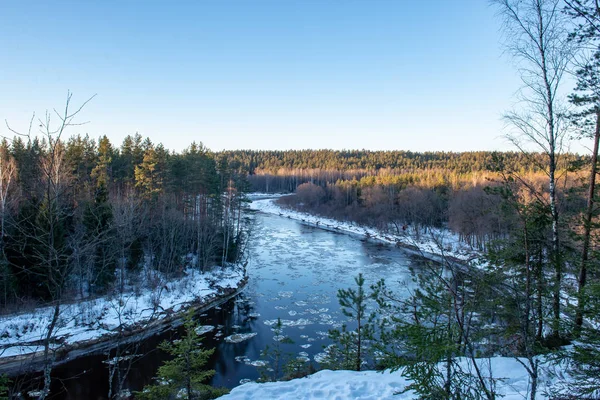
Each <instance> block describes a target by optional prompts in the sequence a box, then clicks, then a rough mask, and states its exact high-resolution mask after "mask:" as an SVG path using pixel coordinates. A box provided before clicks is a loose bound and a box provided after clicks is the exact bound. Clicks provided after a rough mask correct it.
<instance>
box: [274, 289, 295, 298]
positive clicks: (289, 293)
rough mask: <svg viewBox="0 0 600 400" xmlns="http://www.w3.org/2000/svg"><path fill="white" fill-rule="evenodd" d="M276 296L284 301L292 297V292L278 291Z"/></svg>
mask: <svg viewBox="0 0 600 400" xmlns="http://www.w3.org/2000/svg"><path fill="white" fill-rule="evenodd" d="M277 295H278V296H279V297H283V298H285V299H289V298H290V297H292V296H293V295H294V292H290V291H283V290H281V291H279V293H277Z"/></svg>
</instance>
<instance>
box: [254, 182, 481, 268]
mask: <svg viewBox="0 0 600 400" xmlns="http://www.w3.org/2000/svg"><path fill="white" fill-rule="evenodd" d="M282 196H284V195H281V194H274V195H266V194H258V193H257V194H253V195H252V197H251V198H252V199H253V202H252V203H251V204H250V208H251V209H253V210H256V211H260V212H263V213H267V214H273V215H279V216H281V217H285V218H289V219H294V220H296V221H300V222H302V223H304V224H308V225H312V226H315V227H318V228H321V229H325V230H329V231H333V232H345V233H351V234H356V235H360V236H363V237H365V238H368V239H372V240H376V241H379V242H382V243H387V244H393V245H395V246H398V247H402V248H404V249H405V250H407V251H408V252H412V253H414V254H416V255H420V256H425V257H426V258H430V259H434V260H440V259H441V258H447V259H451V260H454V261H457V262H462V263H466V262H473V264H480V263H481V260H480V253H479V251H478V250H477V249H475V248H473V247H472V246H470V245H468V244H467V243H465V242H463V241H461V240H460V239H459V237H458V235H456V234H454V233H453V232H451V231H449V230H447V229H437V228H431V229H429V231H428V232H427V233H423V232H421V233H419V234H417V233H416V232H415V231H414V229H413V228H412V227H410V226H409V227H407V228H406V229H405V230H404V231H402V233H401V234H393V233H389V232H386V233H384V232H381V231H379V230H377V229H375V228H372V227H368V226H364V225H359V224H356V223H353V222H348V221H339V220H336V219H333V218H327V217H322V216H319V215H314V214H309V213H305V212H301V211H297V210H293V209H291V208H287V207H282V206H280V205H279V204H277V203H276V200H277V199H278V198H280V197H282Z"/></svg>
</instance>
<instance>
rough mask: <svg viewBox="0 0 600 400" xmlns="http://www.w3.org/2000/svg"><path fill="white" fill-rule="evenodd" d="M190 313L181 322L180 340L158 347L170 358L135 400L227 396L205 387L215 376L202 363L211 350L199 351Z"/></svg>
mask: <svg viewBox="0 0 600 400" xmlns="http://www.w3.org/2000/svg"><path fill="white" fill-rule="evenodd" d="M192 317H193V312H192V311H190V312H189V313H188V314H187V316H186V319H185V323H184V329H185V332H184V334H183V336H182V337H181V339H179V340H176V341H173V342H170V343H169V342H167V341H165V342H163V343H162V344H161V345H160V346H159V347H160V349H161V350H163V351H165V352H167V353H168V354H170V355H171V356H173V357H174V358H173V359H172V360H170V361H166V362H165V363H164V364H163V365H162V366H161V367H160V368H159V369H158V373H157V377H156V378H155V379H156V380H157V383H155V384H153V385H149V386H146V387H145V388H144V390H143V391H141V392H138V393H136V398H139V399H145V400H167V399H178V398H183V399H188V400H201V399H214V398H217V397H219V396H222V395H224V394H226V393H228V390H227V389H222V388H213V387H211V386H210V385H208V384H206V381H207V380H209V379H210V378H211V377H212V376H213V375H214V373H215V371H214V370H206V369H205V367H206V363H207V362H208V360H209V359H210V356H211V355H212V354H213V352H214V349H211V350H205V349H202V348H201V341H202V340H201V337H200V336H199V335H198V333H196V330H195V328H196V326H195V323H194V321H193V318H192Z"/></svg>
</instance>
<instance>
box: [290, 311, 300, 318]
mask: <svg viewBox="0 0 600 400" xmlns="http://www.w3.org/2000/svg"><path fill="white" fill-rule="evenodd" d="M288 314H290V317H293V316H294V315H296V314H298V312H297V311H294V310H290V311H288Z"/></svg>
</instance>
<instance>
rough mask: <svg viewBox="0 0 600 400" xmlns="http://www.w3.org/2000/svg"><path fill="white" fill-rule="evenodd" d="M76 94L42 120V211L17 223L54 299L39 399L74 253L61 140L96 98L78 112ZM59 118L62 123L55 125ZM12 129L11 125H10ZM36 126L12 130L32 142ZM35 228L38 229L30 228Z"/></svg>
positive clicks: (46, 387)
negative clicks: (68, 226)
mask: <svg viewBox="0 0 600 400" xmlns="http://www.w3.org/2000/svg"><path fill="white" fill-rule="evenodd" d="M71 98H72V93H70V92H69V93H68V94H67V99H66V102H65V107H64V110H62V111H58V110H56V109H54V110H53V112H50V111H46V114H45V117H44V118H43V119H42V118H40V119H38V123H39V135H40V136H41V137H42V139H43V142H44V144H45V154H44V156H43V157H42V158H41V161H40V171H41V175H40V176H39V177H38V179H39V182H38V183H39V185H40V187H41V188H43V200H42V203H41V204H42V207H41V208H43V209H42V210H40V212H39V213H38V216H37V218H36V220H29V221H25V222H26V223H25V224H17V225H16V226H15V228H16V229H17V230H19V231H20V232H21V233H22V235H23V237H24V238H26V239H27V240H29V241H31V242H33V243H35V247H34V251H33V253H34V254H33V257H34V258H35V260H36V263H37V264H38V265H39V267H40V268H39V271H40V272H38V273H40V274H42V275H43V276H44V279H45V280H46V285H47V288H48V293H49V294H50V296H51V298H52V303H53V312H52V317H51V319H50V323H49V324H48V328H47V330H46V332H45V335H44V338H43V340H42V343H43V347H44V386H43V389H42V390H41V391H40V394H39V397H38V399H39V400H43V399H45V398H46V397H47V396H48V395H49V393H50V384H51V376H50V373H51V371H52V366H53V363H54V358H55V351H54V350H53V343H54V335H55V331H56V329H57V328H58V324H59V317H60V313H61V301H62V296H63V289H64V287H65V283H66V281H67V279H68V276H69V271H70V268H69V267H70V265H71V264H72V263H71V259H70V258H71V255H70V253H71V251H70V248H69V245H68V244H67V238H66V237H65V236H64V235H65V233H64V230H63V229H62V228H64V225H65V223H66V221H67V220H68V219H69V218H70V217H71V216H72V214H73V212H74V210H73V208H72V207H70V206H69V204H68V202H69V199H68V196H69V191H68V190H69V186H70V185H69V174H68V171H67V168H66V165H65V164H66V163H65V162H64V145H63V142H62V141H61V138H62V136H63V134H64V133H65V131H66V130H67V129H68V128H70V127H73V126H77V125H81V123H78V122H76V120H75V119H76V117H77V116H78V114H79V113H80V112H81V110H82V109H83V107H85V105H86V104H87V103H88V102H89V101H90V100H91V99H92V98H93V96H92V97H91V98H90V99H88V100H87V101H85V102H83V103H82V104H81V106H79V107H78V108H76V109H75V111H73V110H72V108H71ZM55 118H56V119H57V120H58V121H57V122H55ZM7 126H8V123H7ZM31 127H32V124H30V127H29V131H28V132H27V133H20V132H18V131H15V130H14V129H12V128H11V127H10V126H8V128H9V130H10V131H11V132H13V133H15V134H17V135H19V136H25V137H27V139H28V140H30V141H31V140H32V136H33V134H32V129H31ZM32 227H34V229H30V228H32Z"/></svg>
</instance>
